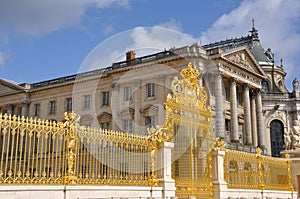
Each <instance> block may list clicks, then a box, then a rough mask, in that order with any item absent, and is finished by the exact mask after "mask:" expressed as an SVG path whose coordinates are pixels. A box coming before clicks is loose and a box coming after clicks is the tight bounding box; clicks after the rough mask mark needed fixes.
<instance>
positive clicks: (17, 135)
mask: <svg viewBox="0 0 300 199" xmlns="http://www.w3.org/2000/svg"><path fill="white" fill-rule="evenodd" d="M19 120H20V117H18V121H15V123H16V124H15V134H16V137H17V138H16V146H15V150H16V151H15V157H14V158H15V162H14V170H13V175H14V177H13V178H14V179H15V178H16V174H17V162H18V158H17V157H18V147H19V135H20V129H19Z"/></svg>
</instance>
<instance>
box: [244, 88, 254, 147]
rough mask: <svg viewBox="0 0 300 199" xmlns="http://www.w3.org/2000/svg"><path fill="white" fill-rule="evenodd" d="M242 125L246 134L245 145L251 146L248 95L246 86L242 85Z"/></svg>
mask: <svg viewBox="0 0 300 199" xmlns="http://www.w3.org/2000/svg"><path fill="white" fill-rule="evenodd" d="M244 125H245V134H246V144H247V145H252V135H251V111H250V95H249V85H248V84H245V85H244Z"/></svg>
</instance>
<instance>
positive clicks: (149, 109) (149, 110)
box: [141, 105, 158, 115]
mask: <svg viewBox="0 0 300 199" xmlns="http://www.w3.org/2000/svg"><path fill="white" fill-rule="evenodd" d="M157 111H158V107H157V106H153V105H148V106H146V107H145V108H143V109H141V113H143V114H144V115H153V114H156V113H157Z"/></svg>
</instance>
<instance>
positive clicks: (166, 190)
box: [157, 142, 176, 199]
mask: <svg viewBox="0 0 300 199" xmlns="http://www.w3.org/2000/svg"><path fill="white" fill-rule="evenodd" d="M173 148H174V143H172V142H160V143H159V144H158V158H157V159H158V183H159V186H161V187H162V188H163V198H164V199H165V198H170V197H174V196H175V190H176V187H175V180H174V179H172V177H171V176H172V171H171V165H172V160H171V157H172V149H173Z"/></svg>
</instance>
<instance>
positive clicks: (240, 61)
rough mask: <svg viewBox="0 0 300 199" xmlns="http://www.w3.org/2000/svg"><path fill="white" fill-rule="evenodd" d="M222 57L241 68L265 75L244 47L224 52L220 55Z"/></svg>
mask: <svg viewBox="0 0 300 199" xmlns="http://www.w3.org/2000/svg"><path fill="white" fill-rule="evenodd" d="M222 57H223V59H225V60H227V61H228V62H230V63H233V64H234V65H236V66H238V67H239V68H240V69H242V70H245V71H248V72H251V73H254V74H256V75H259V76H265V73H264V71H263V70H262V68H261V67H260V65H259V64H258V62H257V61H256V60H255V58H254V57H253V55H252V54H251V52H250V51H249V50H248V48H246V47H242V48H238V49H235V50H233V51H229V52H226V53H224V54H223V55H222Z"/></svg>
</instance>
